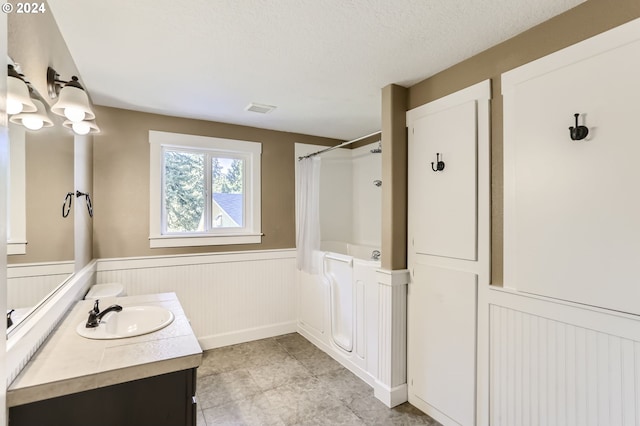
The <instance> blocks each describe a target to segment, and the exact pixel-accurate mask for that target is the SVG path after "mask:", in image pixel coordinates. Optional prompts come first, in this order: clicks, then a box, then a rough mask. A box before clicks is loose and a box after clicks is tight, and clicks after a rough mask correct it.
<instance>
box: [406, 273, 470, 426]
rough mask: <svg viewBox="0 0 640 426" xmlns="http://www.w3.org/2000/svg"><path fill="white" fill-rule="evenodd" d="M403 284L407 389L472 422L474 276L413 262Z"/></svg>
mask: <svg viewBox="0 0 640 426" xmlns="http://www.w3.org/2000/svg"><path fill="white" fill-rule="evenodd" d="M409 286H410V287H409V351H408V352H409V365H408V367H409V386H410V392H411V393H412V394H414V395H415V396H417V397H418V398H420V399H421V400H423V401H424V402H426V403H427V404H429V405H430V406H431V407H434V408H435V409H437V410H438V411H440V412H441V413H444V414H445V415H446V416H448V417H450V418H452V419H453V420H455V421H456V422H457V423H459V424H461V425H473V424H474V417H475V376H476V373H475V372H476V363H475V360H476V356H475V349H476V297H477V296H476V288H477V276H476V274H474V273H471V272H465V271H458V270H453V269H446V268H440V267H436V266H430V265H425V264H419V263H418V264H416V265H415V267H414V277H413V280H412V282H411V284H410V285H409Z"/></svg>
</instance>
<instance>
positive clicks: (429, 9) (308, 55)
mask: <svg viewBox="0 0 640 426" xmlns="http://www.w3.org/2000/svg"><path fill="white" fill-rule="evenodd" d="M582 1H584V0H535V1H531V0H349V1H347V0H224V1H222V0H182V1H176V0H170V1H168V0H108V1H87V0H49V5H50V7H51V9H52V11H53V14H54V16H55V19H56V21H57V22H58V26H59V27H60V30H61V32H62V35H63V36H64V38H65V40H66V42H67V45H68V47H69V50H70V51H71V54H72V55H73V57H74V59H75V62H76V65H77V67H78V69H79V71H80V74H81V77H82V80H83V81H84V83H85V85H86V86H87V87H88V90H89V92H90V93H91V97H92V99H93V101H94V103H96V104H98V105H107V106H114V107H120V108H127V109H134V110H139V111H147V112H156V113H161V114H167V115H173V116H179V117H190V118H198V119H205V120H212V121H222V122H228V123H235V124H243V125H248V126H255V127H262V128H268V129H275V130H283V131H289V132H297V133H306V134H311V135H318V136H326V137H334V138H339V139H353V138H356V137H359V136H361V135H364V134H367V133H370V132H373V131H376V130H379V129H380V89H381V88H382V87H384V86H386V85H388V84H391V83H396V84H400V85H403V86H410V85H413V84H415V83H417V82H419V81H421V80H423V79H425V78H427V77H429V76H431V75H433V74H435V73H437V72H438V71H441V70H443V69H445V68H447V67H449V66H451V65H453V64H456V63H458V62H460V61H462V60H464V59H466V58H468V57H470V56H473V55H474V54H476V53H479V52H481V51H483V50H485V49H487V48H489V47H491V46H494V45H496V44H498V43H500V42H502V41H504V40H506V39H508V38H510V37H512V36H514V35H516V34H518V33H520V32H522V31H524V30H526V29H528V28H531V27H532V26H535V25H536V24H538V23H541V22H543V21H545V20H547V19H549V18H551V17H553V16H555V15H557V14H559V13H562V12H564V11H566V10H568V9H570V8H572V7H574V6H576V5H578V4H579V3H582ZM250 102H257V103H263V104H270V105H276V106H277V109H276V110H275V111H273V112H271V113H269V114H265V115H261V114H256V113H252V112H247V111H245V110H244V108H245V107H246V106H247V105H248V104H249V103H250ZM98 121H99V117H98Z"/></svg>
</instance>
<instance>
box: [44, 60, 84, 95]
mask: <svg viewBox="0 0 640 426" xmlns="http://www.w3.org/2000/svg"><path fill="white" fill-rule="evenodd" d="M63 86H72V87H77V88H78V89H82V90H84V87H82V85H81V84H80V82H79V81H78V77H77V76H75V75H74V76H71V80H69V81H64V80H60V74H58V73H57V72H56V70H54V69H53V68H51V67H48V68H47V90H48V92H49V97H50V98H51V99H55V98H57V97H58V95H59V94H60V90H62V87H63Z"/></svg>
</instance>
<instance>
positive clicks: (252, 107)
mask: <svg viewBox="0 0 640 426" xmlns="http://www.w3.org/2000/svg"><path fill="white" fill-rule="evenodd" d="M274 109H276V107H275V106H273V105H265V104H257V103H255V102H251V103H250V104H249V105H247V107H246V108H245V109H244V110H245V111H251V112H257V113H260V114H268V113H270V112H271V111H273V110H274Z"/></svg>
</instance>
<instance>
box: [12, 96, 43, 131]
mask: <svg viewBox="0 0 640 426" xmlns="http://www.w3.org/2000/svg"><path fill="white" fill-rule="evenodd" d="M32 101H33V103H34V104H35V105H36V111H35V112H21V113H20V114H16V115H14V116H12V117H11V118H10V119H9V121H11V122H12V123H16V124H21V125H23V126H24V127H26V128H27V129H29V130H40V129H42V128H43V127H51V126H53V121H51V119H50V118H49V116H48V115H47V109H46V107H45V106H44V104H43V103H42V102H41V101H39V100H38V99H32Z"/></svg>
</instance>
